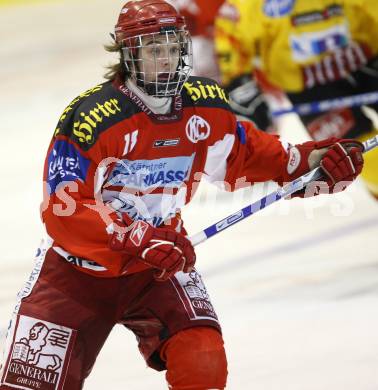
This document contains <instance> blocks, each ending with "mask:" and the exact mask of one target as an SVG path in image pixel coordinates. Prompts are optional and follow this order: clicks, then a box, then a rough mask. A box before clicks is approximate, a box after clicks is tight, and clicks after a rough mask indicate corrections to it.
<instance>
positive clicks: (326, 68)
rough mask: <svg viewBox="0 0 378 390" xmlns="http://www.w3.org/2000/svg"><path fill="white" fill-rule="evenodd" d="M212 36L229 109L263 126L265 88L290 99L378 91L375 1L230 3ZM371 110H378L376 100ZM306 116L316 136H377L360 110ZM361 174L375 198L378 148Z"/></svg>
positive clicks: (267, 122) (266, 126) (266, 125)
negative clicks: (260, 82) (229, 103)
mask: <svg viewBox="0 0 378 390" xmlns="http://www.w3.org/2000/svg"><path fill="white" fill-rule="evenodd" d="M214 35H215V47H216V53H217V59H218V65H219V70H220V79H221V84H222V86H223V87H225V88H226V90H227V92H228V93H229V96H230V98H231V99H232V103H231V106H232V107H233V109H234V112H235V113H238V114H241V115H243V116H247V117H249V118H250V119H252V120H253V121H254V122H255V123H256V124H257V126H258V127H259V128H260V129H261V130H268V131H269V130H270V129H272V121H271V117H270V114H269V109H268V106H267V104H266V101H265V99H264V96H263V95H262V94H261V88H260V87H261V86H262V87H263V89H268V90H270V91H272V90H274V89H276V90H279V91H283V92H285V93H286V95H287V96H288V98H289V99H290V100H291V102H292V103H293V104H300V103H307V102H312V101H319V100H324V99H336V98H340V97H345V96H350V95H356V94H361V93H369V92H376V91H377V90H378V2H376V1H370V0H313V1H307V0H227V1H225V3H224V4H223V5H222V7H221V8H220V10H219V13H218V17H217V19H216V21H215V33H214ZM256 75H257V76H258V77H257V78H256ZM261 76H262V77H261ZM256 81H262V84H260V85H259V84H258V83H256ZM370 107H371V108H373V109H374V110H375V111H377V110H378V104H373V105H371V106H370ZM301 120H302V122H303V123H304V125H305V126H306V128H307V131H308V133H309V135H310V136H311V138H312V139H314V140H316V141H319V140H323V139H325V138H327V137H344V138H354V139H358V140H360V141H364V140H366V139H368V138H371V137H372V136H374V135H375V134H376V129H374V124H373V121H372V120H371V118H369V117H368V116H367V115H366V114H365V112H364V110H363V109H362V108H361V107H353V108H341V109H337V110H331V111H328V112H325V113H320V114H319V113H318V114H309V115H301ZM361 176H362V178H363V179H364V182H365V184H366V185H367V187H368V189H369V191H370V192H371V194H372V195H373V196H375V197H376V198H378V151H377V150H375V151H372V152H371V153H369V154H368V155H366V158H365V167H364V170H363V171H362V174H361Z"/></svg>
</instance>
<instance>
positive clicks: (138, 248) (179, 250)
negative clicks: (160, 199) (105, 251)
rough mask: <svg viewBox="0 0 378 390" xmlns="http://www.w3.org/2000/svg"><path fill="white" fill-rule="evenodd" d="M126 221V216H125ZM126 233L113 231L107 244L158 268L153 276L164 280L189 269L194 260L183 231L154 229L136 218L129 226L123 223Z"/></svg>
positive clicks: (191, 248)
mask: <svg viewBox="0 0 378 390" xmlns="http://www.w3.org/2000/svg"><path fill="white" fill-rule="evenodd" d="M124 220H125V222H126V224H129V222H130V221H129V219H128V217H127V216H125V218H124ZM122 228H123V230H124V231H125V233H120V232H117V231H115V232H114V233H113V235H112V236H111V239H110V243H109V246H110V248H111V249H112V250H116V251H123V252H124V253H126V254H128V255H132V256H136V257H139V258H140V260H141V261H142V262H144V263H145V264H147V265H149V266H150V267H152V268H156V269H157V270H158V271H157V272H156V273H155V279H156V280H159V281H165V280H167V279H169V278H170V277H171V276H173V275H174V274H175V273H176V272H178V271H184V272H190V271H191V270H192V268H193V266H194V263H195V261H196V255H195V253H194V248H193V246H192V244H191V242H190V241H189V240H188V239H187V238H186V237H185V236H183V235H182V234H180V233H176V232H175V231H173V230H170V229H167V228H155V227H153V226H151V225H150V224H148V223H147V222H144V221H135V222H134V223H133V226H132V228H131V229H129V230H127V227H126V226H125V225H123V226H122Z"/></svg>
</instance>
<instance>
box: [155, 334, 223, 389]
mask: <svg viewBox="0 0 378 390" xmlns="http://www.w3.org/2000/svg"><path fill="white" fill-rule="evenodd" d="M160 356H161V358H162V359H163V361H164V362H165V363H166V366H167V373H166V378H167V382H168V383H169V385H170V389H172V390H189V389H190V390H206V389H224V388H225V387H226V381H227V360H226V353H225V350H224V346H223V338H222V335H221V334H220V333H219V332H218V331H217V330H216V329H214V328H211V327H195V328H190V329H186V330H182V331H180V332H178V333H177V334H175V335H173V336H172V337H170V338H169V339H168V340H167V341H166V342H165V344H164V345H163V347H162V349H161V352H160Z"/></svg>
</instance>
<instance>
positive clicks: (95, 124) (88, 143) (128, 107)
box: [54, 82, 137, 151]
mask: <svg viewBox="0 0 378 390" xmlns="http://www.w3.org/2000/svg"><path fill="white" fill-rule="evenodd" d="M125 100H127V99H125V98H124V96H123V95H122V94H121V93H120V92H119V91H118V90H116V89H115V88H113V86H112V84H111V83H110V82H106V83H104V84H100V85H97V86H96V87H94V88H92V89H89V90H88V91H86V92H84V93H82V94H81V95H79V96H78V97H77V98H76V99H74V100H73V101H72V102H71V103H70V104H69V105H68V106H67V108H66V109H65V110H64V111H63V114H62V115H61V117H60V119H59V122H58V125H57V128H56V130H55V134H54V136H55V137H56V136H58V135H65V136H67V137H69V138H70V139H72V140H73V141H74V142H75V143H76V144H77V145H78V146H80V148H81V149H83V150H85V151H87V150H89V149H90V148H91V147H92V146H93V145H94V144H95V142H96V140H97V139H98V136H99V135H100V134H101V133H102V132H103V131H105V130H106V129H108V128H109V127H111V126H113V125H114V124H116V123H118V122H120V121H121V120H123V119H126V118H127V117H130V116H132V115H133V114H134V113H136V111H137V110H135V105H133V104H128V101H125Z"/></svg>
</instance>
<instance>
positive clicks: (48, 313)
mask: <svg viewBox="0 0 378 390" xmlns="http://www.w3.org/2000/svg"><path fill="white" fill-rule="evenodd" d="M114 38H115V40H114V42H113V44H112V47H108V49H109V50H115V51H119V54H120V61H119V63H118V64H115V65H114V67H113V68H112V69H110V70H109V72H108V73H107V77H108V79H109V80H108V81H106V82H104V83H102V84H99V85H97V86H95V87H93V88H91V89H89V90H88V91H86V92H84V93H82V94H80V95H79V96H78V97H77V98H76V99H74V100H73V101H72V102H71V103H70V104H69V105H68V107H67V108H66V109H65V110H64V111H63V113H62V115H61V117H60V119H59V122H58V126H57V128H56V130H55V132H54V135H53V138H52V140H51V144H50V146H49V148H48V151H47V157H46V162H45V170H44V184H45V193H46V198H45V200H44V203H43V204H42V218H43V221H44V223H45V226H46V231H47V238H46V240H45V241H44V244H43V245H42V246H41V247H40V248H39V250H38V253H37V257H36V261H35V268H34V270H33V272H32V274H31V276H30V279H29V280H28V282H27V283H26V285H25V288H24V289H23V290H22V291H21V292H20V294H19V301H18V303H17V306H16V309H15V312H14V317H13V319H12V322H11V325H10V327H9V330H8V337H7V342H6V350H5V358H4V361H3V364H2V370H1V375H0V378H1V385H0V389H2V390H3V389H15V388H22V389H37V388H38V389H40V390H45V389H49V390H51V389H65V390H77V389H81V388H82V387H83V384H84V381H85V379H86V378H87V376H88V375H89V374H90V372H91V369H92V367H93V365H94V363H95V360H96V357H97V355H98V353H99V352H100V350H101V348H102V346H103V344H104V342H105V340H106V338H107V337H108V335H109V333H110V332H111V330H112V328H113V326H114V325H115V324H123V325H124V326H125V327H126V328H127V329H129V330H131V331H132V332H134V334H135V336H136V337H137V340H138V342H139V349H140V352H141V354H142V355H143V357H144V358H145V360H146V362H147V364H148V365H149V366H150V367H152V368H154V369H155V370H166V379H167V382H168V387H169V388H170V389H173V390H184V389H186V390H205V389H224V388H225V386H226V379H227V361H226V354H225V350H224V346H223V338H222V334H221V327H220V324H219V321H218V317H217V314H216V312H215V310H214V308H213V305H212V304H211V301H210V298H209V295H208V293H207V290H206V288H205V285H204V284H203V281H202V279H201V276H200V275H199V274H198V273H197V271H196V270H195V268H194V264H195V260H196V257H195V253H194V249H193V247H192V245H191V243H190V241H189V240H188V239H187V238H186V235H187V233H186V231H185V229H184V227H183V222H182V220H181V218H180V209H181V208H182V207H183V206H184V205H185V204H186V203H188V202H189V201H190V199H191V197H192V196H193V193H194V192H195V188H196V187H197V184H198V181H199V180H200V179H201V178H204V179H207V180H209V181H210V182H214V183H217V184H218V185H219V186H222V187H224V188H226V189H227V190H230V191H233V190H235V189H236V188H237V183H238V179H240V178H244V179H245V180H244V181H243V185H244V183H245V181H248V182H250V183H254V182H261V181H265V180H270V179H273V180H275V181H277V182H278V183H282V182H285V181H290V180H292V179H294V178H296V177H298V176H300V175H302V174H304V173H306V172H307V171H308V170H309V169H311V168H314V167H315V166H318V165H319V164H320V166H321V167H322V168H323V171H324V177H323V179H322V180H324V182H325V183H327V184H328V187H327V191H328V190H329V191H330V192H334V191H338V190H341V189H342V188H344V187H345V186H347V185H348V184H349V182H351V181H353V180H354V179H355V178H356V176H357V175H358V174H359V173H360V171H361V169H362V166H363V158H362V154H361V150H362V146H361V144H360V143H358V142H355V141H351V140H347V139H327V140H325V141H322V142H308V143H305V144H302V145H289V144H287V143H285V142H283V141H281V140H280V139H279V138H277V137H275V136H272V135H269V134H266V133H264V132H261V131H259V130H257V129H256V128H255V127H254V126H253V125H252V124H251V123H248V122H246V123H242V122H238V121H237V120H236V118H235V116H234V114H233V113H232V111H231V109H230V108H229V105H228V103H227V100H228V98H227V95H226V94H225V92H224V91H223V89H221V88H220V87H219V86H218V85H217V84H216V83H215V82H214V81H212V80H210V79H206V78H198V77H190V71H191V64H192V58H191V57H192V55H191V43H190V42H191V41H190V36H189V34H188V31H187V29H186V27H185V21H184V18H183V17H182V16H181V15H180V14H178V13H177V11H176V10H175V9H174V8H173V7H172V6H171V5H169V4H168V3H166V2H165V1H164V0H142V1H130V2H128V3H126V4H125V5H124V6H123V8H122V10H121V12H120V15H119V18H118V22H117V24H116V27H115V33H114ZM322 188H323V190H325V188H324V187H323V186H322ZM327 191H326V192H327ZM213 260H214V261H216V259H213ZM230 264H232V263H230ZM230 266H232V265H230ZM119 358H121V359H124V365H125V372H127V356H121V357H119ZM109 364H111V363H109ZM125 386H126V387H127V377H125Z"/></svg>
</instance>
